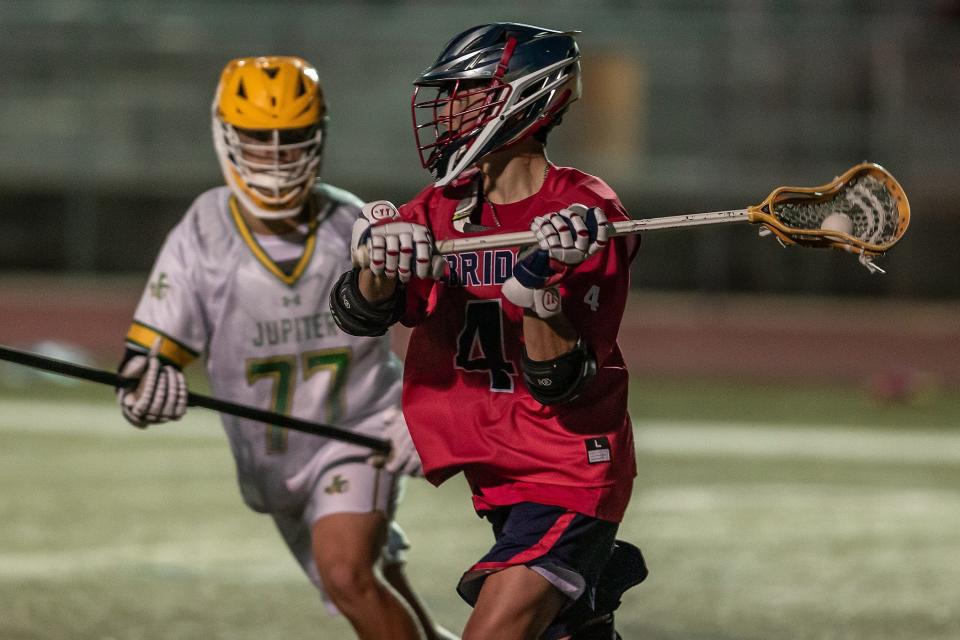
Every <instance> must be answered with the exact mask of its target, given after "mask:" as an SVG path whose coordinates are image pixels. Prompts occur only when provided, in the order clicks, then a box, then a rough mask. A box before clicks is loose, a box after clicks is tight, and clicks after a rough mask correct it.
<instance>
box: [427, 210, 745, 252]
mask: <svg viewBox="0 0 960 640" xmlns="http://www.w3.org/2000/svg"><path fill="white" fill-rule="evenodd" d="M744 221H749V209H733V210H729V211H709V212H707V213H688V214H684V215H678V216H665V217H662V218H645V219H642V220H621V221H619V222H614V223H612V226H613V228H612V229H611V230H610V233H609V237H614V236H626V235H631V234H635V233H640V232H641V231H647V230H650V229H676V228H678V227H695V226H699V225H705V224H725V223H728V222H744ZM536 242H537V237H536V236H535V235H534V234H533V232H532V231H517V232H514V233H501V234H494V235H489V236H479V237H476V238H453V239H450V240H441V241H440V242H438V243H436V251H437V253H443V254H449V253H462V252H464V251H479V250H481V249H503V248H505V247H517V246H525V245H530V244H535V243H536Z"/></svg>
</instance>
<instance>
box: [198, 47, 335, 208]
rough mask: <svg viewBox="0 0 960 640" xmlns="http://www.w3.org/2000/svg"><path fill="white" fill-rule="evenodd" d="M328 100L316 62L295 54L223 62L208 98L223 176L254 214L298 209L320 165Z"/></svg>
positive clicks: (305, 197) (215, 143)
mask: <svg viewBox="0 0 960 640" xmlns="http://www.w3.org/2000/svg"><path fill="white" fill-rule="evenodd" d="M326 122H327V106H326V103H325V102H324V99H323V89H322V88H321V86H320V79H319V76H318V74H317V70H316V69H315V68H314V67H313V66H312V65H311V64H310V63H308V62H307V61H305V60H303V59H301V58H297V57H293V56H262V57H257V58H237V59H236V60H231V61H230V62H228V63H227V66H226V67H225V68H224V69H223V73H222V74H221V75H220V83H219V84H218V85H217V91H216V94H215V96H214V100H213V108H212V125H213V142H214V147H215V148H216V151H217V157H218V159H219V161H220V168H221V169H222V170H223V175H224V178H225V179H226V181H227V184H228V185H229V186H230V187H231V189H232V190H233V192H234V195H236V196H237V198H238V199H239V200H240V202H241V203H242V204H243V205H244V207H245V208H246V209H247V210H249V211H250V212H251V213H252V214H254V215H256V216H258V217H260V218H266V219H279V218H288V217H290V216H294V215H296V214H297V213H299V212H300V211H301V210H302V208H303V204H304V202H305V201H306V200H307V198H308V197H309V195H310V189H311V186H312V185H313V183H314V181H315V180H316V179H317V176H318V174H319V172H320V161H321V159H322V153H323V142H324V133H325V129H326Z"/></svg>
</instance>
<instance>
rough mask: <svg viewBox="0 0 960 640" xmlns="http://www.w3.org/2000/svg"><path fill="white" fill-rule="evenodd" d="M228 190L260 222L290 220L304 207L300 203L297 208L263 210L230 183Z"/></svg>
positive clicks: (241, 190)
mask: <svg viewBox="0 0 960 640" xmlns="http://www.w3.org/2000/svg"><path fill="white" fill-rule="evenodd" d="M230 190H231V191H233V195H235V196H236V197H237V199H238V200H239V201H240V204H242V205H243V208H244V209H246V210H247V211H249V212H250V213H251V214H253V215H255V216H256V217H258V218H260V219H261V220H284V219H286V218H292V217H294V216H295V215H297V214H298V213H300V212H301V211H302V210H303V206H304V204H303V203H302V202H301V203H300V204H298V205H297V206H295V207H292V208H289V209H264V208H263V207H260V206H257V204H256V203H254V201H253V200H252V199H251V198H250V196H248V195H247V194H246V192H244V191H243V189H238V188H237V187H236V186H234V185H233V184H232V183H231V184H230Z"/></svg>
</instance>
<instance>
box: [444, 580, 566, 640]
mask: <svg viewBox="0 0 960 640" xmlns="http://www.w3.org/2000/svg"><path fill="white" fill-rule="evenodd" d="M566 602H567V597H566V596H565V595H563V594H562V593H561V592H560V591H559V590H557V588H556V587H554V586H553V585H551V584H550V583H549V582H547V580H546V579H545V578H544V577H543V576H541V575H540V574H539V573H536V572H535V571H533V570H531V569H528V568H527V567H523V566H517V567H510V568H509V569H504V570H503V571H498V572H497V573H494V574H491V575H489V576H487V578H486V580H484V583H483V587H482V588H481V589H480V597H479V598H477V604H476V606H475V607H474V608H473V614H472V615H471V616H470V619H469V620H467V626H466V628H465V629H464V630H463V640H486V639H489V638H496V639H497V640H535V639H536V638H539V637H540V635H541V634H542V633H543V631H544V630H545V629H546V628H547V627H548V626H550V623H551V622H552V621H553V619H554V618H555V617H556V616H557V614H558V613H559V612H560V609H561V608H562V607H563V605H564V604H565V603H566Z"/></svg>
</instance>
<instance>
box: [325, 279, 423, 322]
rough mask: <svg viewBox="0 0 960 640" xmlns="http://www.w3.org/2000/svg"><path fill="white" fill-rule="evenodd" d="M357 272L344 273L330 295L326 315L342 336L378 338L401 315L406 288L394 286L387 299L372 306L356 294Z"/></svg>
mask: <svg viewBox="0 0 960 640" xmlns="http://www.w3.org/2000/svg"><path fill="white" fill-rule="evenodd" d="M359 277H360V270H359V269H352V270H350V271H347V272H346V273H344V274H343V275H342V276H340V279H339V280H337V284H335V285H334V287H333V290H332V291H331V292H330V313H331V314H333V319H334V321H335V322H336V323H337V326H338V327H340V329H341V330H342V331H344V332H345V333H349V334H350V335H352V336H382V335H383V334H384V333H386V332H387V329H389V328H390V325H392V324H393V323H394V322H396V321H397V320H399V319H400V316H402V315H403V311H404V307H405V305H406V300H407V294H406V288H405V287H404V286H403V285H401V284H398V285H397V288H396V290H395V291H394V293H393V296H391V297H390V298H389V299H387V300H384V301H383V302H379V303H377V304H372V303H370V302H367V299H366V298H364V297H363V294H361V293H360V287H359Z"/></svg>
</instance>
